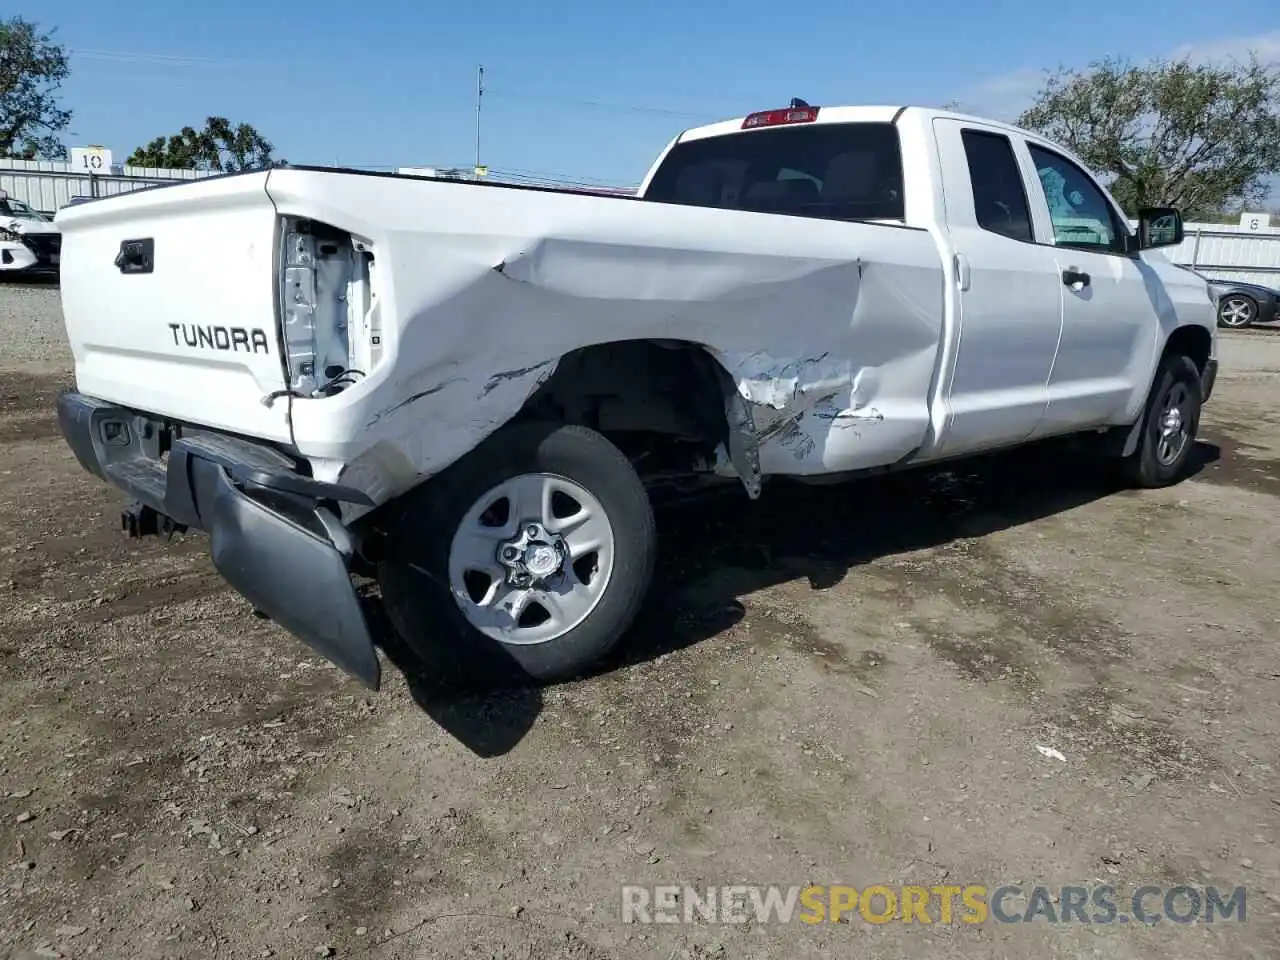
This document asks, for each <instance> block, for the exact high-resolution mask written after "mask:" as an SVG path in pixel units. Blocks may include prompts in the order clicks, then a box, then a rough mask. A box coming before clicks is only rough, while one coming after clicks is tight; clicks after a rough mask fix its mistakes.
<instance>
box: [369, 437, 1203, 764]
mask: <svg viewBox="0 0 1280 960" xmlns="http://www.w3.org/2000/svg"><path fill="white" fill-rule="evenodd" d="M1220 455H1221V451H1220V448H1219V447H1218V446H1217V445H1216V444H1214V443H1208V442H1200V443H1197V445H1196V449H1195V451H1194V453H1193V460H1192V464H1191V468H1190V473H1191V475H1193V476H1194V475H1196V474H1199V473H1200V472H1201V471H1203V470H1204V469H1205V468H1206V467H1209V466H1211V465H1213V464H1215V463H1216V462H1217V461H1218V460H1219V458H1220ZM1121 490H1122V488H1121V486H1120V484H1119V483H1118V482H1117V480H1116V479H1115V478H1114V474H1113V473H1112V472H1111V471H1109V470H1107V469H1106V467H1105V466H1104V465H1101V464H1099V462H1098V461H1097V460H1096V459H1093V458H1090V457H1088V456H1086V455H1084V454H1082V453H1080V452H1078V451H1076V450H1074V449H1072V448H1071V447H1070V446H1069V445H1064V444H1062V443H1057V442H1055V443H1046V444H1042V445H1036V446H1031V447H1025V448H1020V449H1017V450H1013V451H1009V452H1005V453H1000V454H995V455H989V456H985V457H981V458H976V459H974V460H972V461H967V462H965V463H963V464H960V465H956V464H950V465H948V466H947V468H946V469H938V470H923V469H922V470H918V471H910V472H904V473H900V474H896V475H892V476H882V477H876V478H870V479H863V480H858V481H852V482H848V483H840V484H833V485H823V486H813V485H802V484H799V483H795V482H776V483H774V484H772V485H771V486H770V487H769V488H768V489H767V490H766V492H765V494H764V496H763V497H761V499H760V500H758V501H755V502H752V501H750V500H748V499H747V497H746V495H745V494H744V493H742V491H741V489H740V488H736V487H735V488H726V490H725V492H723V493H719V494H714V495H708V496H706V497H705V498H700V499H698V500H696V501H692V502H689V503H686V504H683V505H680V506H668V507H666V508H664V509H662V510H660V511H659V512H658V515H657V520H658V531H659V557H658V565H657V571H656V575H655V580H654V585H653V589H652V591H651V593H650V596H649V602H648V604H647V605H646V607H645V609H644V610H643V611H642V613H641V615H640V617H639V619H638V620H637V622H636V625H635V626H634V627H633V629H632V630H631V632H630V635H629V636H628V637H627V638H625V639H624V641H623V642H622V643H621V644H619V653H618V654H616V655H615V656H613V657H612V658H610V659H609V660H608V661H607V662H605V663H604V664H603V665H602V666H601V667H600V668H599V669H597V670H596V671H594V672H593V675H599V674H601V673H605V672H608V671H612V670H617V669H620V668H624V667H626V666H629V665H632V664H635V663H640V662H644V661H648V660H653V659H656V658H657V657H660V656H662V655H664V654H667V653H671V652H673V651H675V650H679V649H682V648H684V647H688V646H691V645H693V644H696V643H699V642H701V641H702V640H705V639H708V638H710V637H713V636H715V635H716V634H718V633H720V632H722V631H724V630H726V629H728V628H729V627H731V626H733V625H734V624H735V623H737V622H738V621H739V620H741V619H742V618H743V616H744V615H745V608H744V607H743V605H742V603H741V602H740V601H739V599H738V598H739V597H741V596H743V595H745V594H749V593H752V592H754V591H757V590H761V589H764V588H766V587H770V586H774V585H776V584H779V583H784V582H787V581H790V580H794V579H797V578H799V577H804V578H806V579H807V580H808V581H809V584H810V586H811V588H812V589H814V590H827V589H830V588H832V587H834V586H836V585H838V584H839V583H840V582H841V581H843V580H844V578H845V577H846V576H847V575H848V573H849V572H850V571H851V570H853V569H854V568H856V567H858V566H860V565H861V564H865V563H869V562H871V561H873V560H876V559H878V558H880V557H884V556H889V555H893V554H899V553H905V552H909V551H913V550H920V549H924V548H928V547H936V546H941V545H943V544H946V543H949V542H952V541H955V540H959V539H967V538H973V537H982V536H986V535H988V534H991V533H994V532H997V531H1000V530H1004V529H1007V528H1009V527H1015V526H1019V525H1021V524H1025V523H1030V522H1032V521H1035V520H1039V519H1042V518H1045V517H1049V516H1053V515H1055V514H1059V513H1064V512H1066V511H1069V510H1073V509H1075V508H1078V507H1081V506H1084V505H1086V504H1088V503H1091V502H1093V501H1096V500H1099V499H1101V498H1103V497H1107V496H1110V495H1114V494H1118V493H1120V492H1121ZM370 606H371V615H373V616H375V617H377V618H378V619H379V620H380V621H381V622H380V624H378V630H377V633H376V634H375V635H378V636H381V637H383V638H384V639H383V641H382V642H381V644H380V645H381V646H382V648H383V650H384V652H385V653H386V655H387V657H388V659H390V660H391V662H392V663H393V664H395V666H396V667H397V668H399V669H400V670H401V672H402V673H404V675H405V677H406V679H407V681H408V683H409V688H410V690H411V692H412V693H413V696H414V699H415V700H416V701H417V703H418V704H419V706H420V707H421V708H422V709H423V710H424V711H425V712H426V713H427V714H429V715H430V716H431V717H432V718H433V719H434V720H435V721H436V722H437V723H439V724H440V725H441V726H442V727H443V728H444V729H446V730H448V731H449V732H450V733H451V734H452V735H453V736H454V737H456V738H457V739H458V740H459V741H460V742H461V743H463V744H464V745H465V746H467V747H468V748H469V749H471V750H472V751H473V752H475V753H476V754H478V755H480V756H485V757H493V756H500V755H502V754H504V753H506V752H507V751H509V750H511V749H512V748H514V747H515V745H516V744H517V743H519V742H520V740H521V739H522V738H523V736H524V735H525V733H527V731H528V730H529V729H530V728H531V727H532V725H533V722H534V720H535V719H536V718H537V715H538V713H539V712H540V711H541V708H542V692H541V689H540V688H539V687H538V686H536V685H521V684H511V685H507V686H504V687H503V688H501V689H496V690H488V691H463V690H459V689H456V688H449V687H442V686H441V684H439V683H438V682H434V678H432V677H431V676H430V675H429V672H428V670H427V669H426V668H424V666H423V662H422V661H421V660H420V659H418V658H417V657H416V656H415V655H414V654H413V653H411V652H409V651H408V650H406V649H405V648H404V646H403V645H402V644H401V643H400V642H399V640H398V639H397V638H396V637H395V633H394V631H393V630H392V629H391V628H390V626H389V624H388V623H387V621H386V619H385V615H384V614H382V613H381V612H380V610H379V608H378V604H377V601H376V599H371V604H370Z"/></svg>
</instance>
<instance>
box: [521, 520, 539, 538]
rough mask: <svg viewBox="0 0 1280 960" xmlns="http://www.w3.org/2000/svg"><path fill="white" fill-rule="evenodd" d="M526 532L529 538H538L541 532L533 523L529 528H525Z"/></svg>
mask: <svg viewBox="0 0 1280 960" xmlns="http://www.w3.org/2000/svg"><path fill="white" fill-rule="evenodd" d="M524 532H525V535H526V536H529V537H536V536H537V535H538V533H539V532H540V531H539V530H538V528H537V527H536V526H534V525H533V524H532V523H531V524H529V526H527V527H525V528H524Z"/></svg>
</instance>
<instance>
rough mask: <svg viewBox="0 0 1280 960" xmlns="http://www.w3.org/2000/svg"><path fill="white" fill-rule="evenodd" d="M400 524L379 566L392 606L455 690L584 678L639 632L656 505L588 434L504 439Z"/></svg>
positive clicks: (517, 428) (557, 432)
mask: <svg viewBox="0 0 1280 960" xmlns="http://www.w3.org/2000/svg"><path fill="white" fill-rule="evenodd" d="M399 521H400V522H399V523H398V524H397V529H396V530H395V531H394V532H393V534H392V537H391V542H390V543H389V544H388V551H387V556H386V558H385V559H384V561H383V562H382V563H381V564H380V566H379V581H380V584H381V587H382V595H383V601H384V604H385V606H386V609H387V615H388V617H389V619H390V620H391V622H392V624H393V625H394V626H395V628H396V630H397V631H398V632H399V634H400V636H401V638H402V639H403V640H404V642H405V644H406V645H407V646H408V647H409V648H410V650H411V651H412V652H413V653H414V654H415V655H416V657H417V658H418V659H419V660H420V661H421V662H422V665H423V666H424V668H425V669H426V670H427V671H428V672H429V673H430V674H432V675H434V676H436V677H437V678H439V679H441V680H443V681H445V682H450V683H467V684H470V683H482V684H490V683H494V682H497V681H501V680H519V679H522V678H524V679H528V678H532V679H535V680H543V681H555V680H562V679H568V678H571V677H574V676H578V675H581V674H582V673H583V672H585V671H586V670H588V669H589V668H590V667H592V666H593V665H595V664H596V663H598V662H599V661H600V660H601V659H602V658H603V657H604V656H605V655H606V654H608V653H609V652H610V651H611V650H612V649H613V647H614V646H615V645H616V644H617V642H618V641H619V640H620V639H621V637H622V636H623V634H624V633H625V632H626V630H627V629H628V628H629V627H630V626H631V623H632V621H633V620H634V619H635V616H636V614H637V612H638V611H639V608H640V605H641V603H642V602H643V600H644V596H645V593H646V592H647V590H648V587H649V582H650V580H651V578H652V573H653V559H654V552H655V549H656V536H655V533H654V523H653V512H652V508H651V506H650V503H649V498H648V495H647V493H646V492H645V489H644V487H643V486H642V485H641V483H640V479H639V477H638V476H637V475H636V472H635V470H634V469H633V468H632V466H631V464H630V462H629V461H628V460H627V459H626V457H625V456H623V454H622V453H621V452H620V451H619V450H618V449H617V447H615V446H614V445H613V444H612V443H610V442H609V441H608V440H606V439H605V438H604V437H603V436H601V435H600V434H598V433H596V432H595V431H592V430H589V429H587V428H585V427H578V426H563V425H556V424H519V425H514V426H511V427H507V428H504V429H503V430H500V431H499V432H498V433H497V434H495V435H494V436H493V437H490V438H489V439H488V440H486V441H485V442H484V443H483V444H481V445H480V446H479V447H477V448H476V449H475V450H474V451H473V452H472V453H471V454H469V455H468V456H467V457H466V458H464V459H463V460H462V461H460V462H459V463H458V464H457V465H455V466H454V467H452V468H450V470H449V471H448V472H447V473H446V474H444V475H443V476H442V477H440V478H439V479H438V480H437V481H434V482H433V483H431V484H429V485H428V487H426V488H424V490H423V491H422V492H421V493H420V494H418V495H416V496H414V497H413V498H412V500H411V501H410V502H409V503H408V504H407V505H406V509H405V510H404V511H403V513H402V515H401V517H400V518H399Z"/></svg>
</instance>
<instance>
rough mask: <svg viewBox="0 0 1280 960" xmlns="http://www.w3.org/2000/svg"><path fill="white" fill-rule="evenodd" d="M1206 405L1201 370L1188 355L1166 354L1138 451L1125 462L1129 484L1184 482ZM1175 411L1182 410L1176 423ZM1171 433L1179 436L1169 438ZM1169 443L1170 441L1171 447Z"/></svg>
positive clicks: (1146, 412) (1145, 414) (1146, 411)
mask: <svg viewBox="0 0 1280 960" xmlns="http://www.w3.org/2000/svg"><path fill="white" fill-rule="evenodd" d="M1202 402H1203V388H1202V385H1201V381H1200V370H1199V368H1198V367H1197V366H1196V365H1195V363H1194V362H1193V361H1192V360H1191V358H1190V357H1187V356H1186V355H1184V354H1181V353H1169V354H1165V356H1164V358H1163V359H1162V360H1161V361H1160V366H1159V368H1158V369H1157V370H1156V375H1155V379H1154V381H1153V382H1152V386H1151V393H1150V394H1149V395H1148V396H1147V404H1146V408H1145V409H1144V411H1143V415H1142V428H1141V430H1142V432H1141V434H1140V435H1139V437H1138V446H1137V449H1135V450H1134V451H1133V453H1132V454H1131V455H1130V456H1128V457H1125V458H1124V459H1123V460H1121V472H1122V474H1123V476H1124V479H1125V480H1126V481H1127V482H1128V483H1129V484H1131V485H1132V486H1136V487H1145V488H1155V487H1167V486H1171V485H1172V484H1175V483H1177V482H1178V481H1179V480H1181V479H1182V477H1183V476H1184V474H1185V473H1186V469H1187V464H1188V462H1189V461H1190V459H1191V451H1192V450H1193V449H1194V448H1195V443H1196V433H1197V431H1198V430H1199V428H1200V405H1201V403H1202ZM1170 404H1173V407H1170ZM1174 408H1176V409H1177V411H1178V413H1177V416H1176V424H1175V422H1174V418H1172V417H1170V416H1169V413H1168V411H1169V410H1170V409H1174ZM1170 430H1176V433H1174V434H1173V435H1169V433H1168V431H1170ZM1175 438H1178V439H1177V440H1175ZM1166 440H1168V441H1170V443H1169V446H1168V447H1166V446H1165V445H1164V441H1166ZM1170 454H1172V455H1170Z"/></svg>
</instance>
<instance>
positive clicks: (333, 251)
mask: <svg viewBox="0 0 1280 960" xmlns="http://www.w3.org/2000/svg"><path fill="white" fill-rule="evenodd" d="M281 235H282V241H281V247H282V248H281V251H280V256H281V264H280V266H281V274H280V311H281V316H280V323H281V330H282V333H283V338H284V344H285V352H286V356H287V358H288V369H289V388H290V390H291V391H292V392H293V394H294V395H295V396H299V395H300V396H305V397H318V396H329V395H331V394H334V393H339V392H341V391H342V390H344V389H346V388H348V387H350V386H352V385H353V384H354V383H356V382H357V380H358V378H359V377H362V376H365V375H367V374H368V372H369V371H370V370H372V369H373V367H374V366H376V365H377V362H378V360H379V359H380V356H381V352H382V351H381V336H380V335H379V334H380V330H379V329H378V322H377V298H376V296H375V295H374V291H373V283H372V280H373V263H374V254H373V247H372V244H371V243H369V242H368V241H366V240H362V239H358V238H355V237H352V236H351V234H349V233H347V232H346V231H344V230H339V229H337V228H335V227H331V226H328V225H326V224H323V223H317V222H315V221H310V220H304V219H298V218H292V217H288V218H285V219H284V221H283V223H282V231H281Z"/></svg>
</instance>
